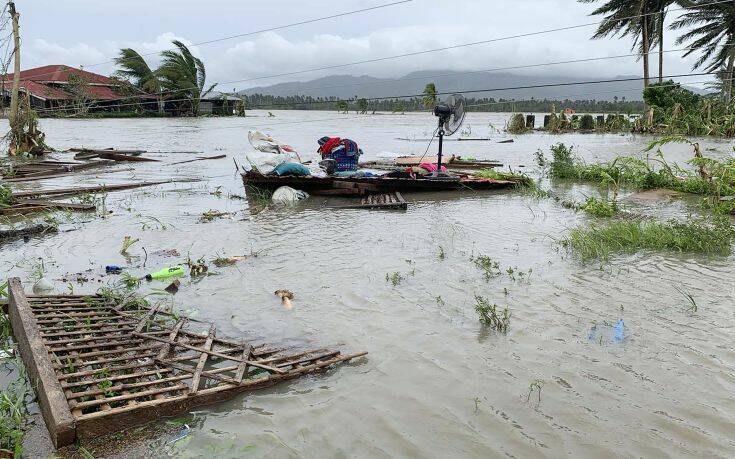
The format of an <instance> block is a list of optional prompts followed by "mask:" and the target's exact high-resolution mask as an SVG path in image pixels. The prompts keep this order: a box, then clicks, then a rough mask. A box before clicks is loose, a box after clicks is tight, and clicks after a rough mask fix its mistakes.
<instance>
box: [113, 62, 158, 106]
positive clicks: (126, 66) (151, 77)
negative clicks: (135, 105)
mask: <svg viewBox="0 0 735 459" xmlns="http://www.w3.org/2000/svg"><path fill="white" fill-rule="evenodd" d="M115 63H116V64H117V65H118V66H120V67H121V68H120V69H119V70H118V71H116V72H115V73H116V75H117V76H119V77H120V78H123V79H125V80H128V81H130V82H131V83H132V84H133V85H134V86H135V87H137V88H138V89H140V90H141V91H144V92H146V93H148V94H155V95H156V99H157V100H158V112H159V113H163V108H164V107H163V95H162V94H161V89H162V87H163V85H162V81H161V76H160V74H159V73H158V71H156V70H153V69H151V68H150V67H149V66H148V63H147V62H146V61H145V59H143V56H141V55H140V54H139V53H138V52H137V51H136V50H134V49H130V48H124V49H121V50H120V56H119V57H117V58H115Z"/></svg>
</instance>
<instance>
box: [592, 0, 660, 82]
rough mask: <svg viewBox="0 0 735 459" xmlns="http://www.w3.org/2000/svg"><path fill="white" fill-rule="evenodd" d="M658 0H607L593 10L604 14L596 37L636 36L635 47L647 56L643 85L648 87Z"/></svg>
mask: <svg viewBox="0 0 735 459" xmlns="http://www.w3.org/2000/svg"><path fill="white" fill-rule="evenodd" d="M596 1H598V0H579V2H581V3H594V2H596ZM657 1H658V0H607V1H606V3H605V4H604V5H602V6H600V7H599V8H597V9H596V10H594V11H593V12H592V14H593V15H604V16H605V18H604V19H603V21H602V22H601V23H600V25H599V27H598V28H597V31H596V32H595V34H594V35H592V38H594V39H598V38H603V37H607V36H608V35H612V36H616V35H619V36H621V37H625V36H632V37H633V49H636V48H638V52H639V53H640V55H641V57H642V58H643V86H644V87H648V78H649V77H648V75H649V65H648V55H649V52H650V50H651V37H652V36H653V35H654V33H653V32H654V30H655V25H656V24H655V22H656V21H654V20H652V15H651V13H652V12H654V11H656V10H655V3H657Z"/></svg>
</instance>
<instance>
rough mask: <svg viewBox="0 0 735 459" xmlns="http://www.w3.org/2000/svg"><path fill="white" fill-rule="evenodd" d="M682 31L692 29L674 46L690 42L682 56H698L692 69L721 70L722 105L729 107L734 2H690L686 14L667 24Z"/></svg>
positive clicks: (734, 41)
mask: <svg viewBox="0 0 735 459" xmlns="http://www.w3.org/2000/svg"><path fill="white" fill-rule="evenodd" d="M685 27H686V28H691V27H694V28H693V29H691V30H689V31H688V32H687V33H685V34H684V35H682V36H681V37H679V38H678V39H677V40H676V43H677V44H681V43H684V42H691V43H690V49H689V51H687V52H686V53H684V56H688V55H690V54H693V53H699V59H697V61H696V62H694V69H699V68H704V69H705V70H706V71H708V72H715V71H717V70H718V69H719V68H720V67H723V66H724V67H725V78H724V80H723V84H724V90H723V95H724V98H725V102H726V103H729V102H730V100H731V99H732V79H733V69H735V2H725V3H715V2H712V0H706V1H703V0H692V2H691V6H689V8H688V9H687V12H686V13H684V14H683V15H682V16H681V17H680V18H679V20H677V21H676V22H674V23H673V24H671V28H673V29H681V28H685Z"/></svg>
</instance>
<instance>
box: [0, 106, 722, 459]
mask: <svg viewBox="0 0 735 459" xmlns="http://www.w3.org/2000/svg"><path fill="white" fill-rule="evenodd" d="M274 114H275V118H268V117H267V116H266V113H264V112H256V113H253V115H254V116H253V117H251V118H237V119H236V118H231V119H218V118H209V119H171V120H160V119H142V120H141V119H131V120H42V123H41V125H42V128H43V130H44V131H45V132H46V134H47V141H48V143H49V144H51V145H53V146H54V147H56V148H67V147H79V146H88V147H98V148H104V147H115V148H120V149H125V148H142V149H145V150H149V151H199V152H202V154H203V155H205V156H211V155H215V154H227V155H228V158H227V159H225V160H217V161H202V162H194V163H189V164H183V165H180V166H169V165H167V164H168V163H172V162H175V161H182V160H186V159H191V158H193V157H194V156H195V155H193V154H185V153H179V154H160V155H157V154H151V155H149V156H151V157H155V158H157V159H161V160H163V161H164V162H163V163H162V164H159V163H131V164H134V165H133V167H134V168H135V170H134V171H126V172H117V173H110V174H98V175H95V174H94V173H91V172H90V173H89V174H84V175H80V176H76V177H74V178H62V179H54V180H46V181H41V182H33V183H32V184H30V185H27V187H38V186H49V187H50V186H52V185H53V186H63V185H72V184H73V185H86V184H90V185H91V184H95V183H103V182H107V183H122V182H127V181H131V180H133V179H135V180H144V179H159V178H169V177H173V176H175V177H177V178H180V177H185V178H202V179H204V181H202V182H198V183H184V184H170V185H163V186H159V187H153V188H142V189H138V190H133V191H125V192H115V193H109V194H108V195H107V196H106V197H105V198H104V205H105V206H106V209H107V210H108V211H111V213H110V214H109V215H107V217H106V218H98V217H95V216H93V215H90V214H86V215H85V214H76V215H71V216H67V215H65V214H64V213H58V214H56V215H57V219H58V220H59V223H60V232H59V234H57V235H50V236H47V237H43V238H35V239H31V240H30V241H28V242H26V243H24V242H23V241H18V242H13V243H10V244H5V245H3V246H2V247H1V248H0V253H1V254H2V256H1V257H0V269H1V270H2V272H3V276H2V277H7V276H16V275H17V276H20V277H22V278H24V279H28V278H29V277H30V276H31V275H32V273H33V272H34V270H37V269H38V268H37V266H38V260H43V269H44V270H45V273H46V277H47V278H49V279H52V280H54V282H55V284H56V286H57V289H58V291H59V292H68V291H70V290H73V291H74V293H80V292H83V293H89V292H93V291H94V290H95V289H96V288H98V287H99V286H101V285H104V284H105V283H106V282H111V281H114V280H115V278H114V277H107V276H105V275H104V266H105V265H109V264H117V265H125V266H130V267H131V268H130V270H131V272H133V273H134V274H139V275H143V274H145V273H147V272H151V271H153V270H157V269H160V268H162V267H165V266H168V265H171V264H174V263H175V262H177V261H183V260H182V259H183V258H185V257H186V255H187V254H189V255H190V256H191V258H192V259H196V258H199V257H202V256H204V257H206V258H207V259H210V260H211V259H212V258H213V257H215V256H218V255H222V256H231V255H243V254H245V255H249V254H251V253H256V252H257V253H258V256H257V257H253V258H250V259H248V260H246V261H243V262H240V263H238V264H237V265H236V266H233V267H225V268H214V267H212V270H213V271H214V272H216V273H217V275H215V276H209V277H206V278H204V279H202V280H200V281H197V282H190V280H189V279H188V278H186V279H184V280H183V281H182V286H181V288H180V290H179V293H178V294H177V295H176V296H175V297H174V301H175V304H176V308H177V309H179V310H181V311H186V312H188V313H194V314H196V316H197V317H199V318H202V319H207V320H210V321H212V322H214V323H215V324H216V325H217V327H218V329H219V330H221V333H222V334H226V335H229V336H231V337H233V338H248V339H253V340H255V341H258V342H268V343H287V344H294V345H301V346H307V345H310V346H315V347H317V346H323V345H324V346H341V347H342V349H344V350H345V351H347V352H349V351H369V352H370V354H369V355H368V356H367V358H363V359H360V360H356V361H354V362H353V363H350V364H348V365H343V366H340V367H338V368H336V369H334V370H331V371H329V372H327V373H325V374H319V375H312V376H309V377H306V378H302V379H299V380H295V381H292V382H289V383H286V384H281V385H279V386H276V387H274V388H270V389H266V390H262V391H259V392H255V393H250V394H245V395H242V396H239V397H237V398H235V399H232V400H230V401H227V402H224V403H221V404H218V405H215V406H212V407H207V408H203V409H200V410H198V411H196V412H195V416H194V417H193V419H192V418H191V417H190V418H189V421H188V422H189V425H190V427H191V434H190V435H189V437H187V438H186V439H184V440H181V441H179V442H177V443H175V444H173V445H170V444H166V442H165V441H162V442H157V443H155V444H153V445H152V446H151V450H150V451H149V453H148V454H149V455H150V456H153V457H161V456H165V455H167V454H170V455H173V456H176V457H247V456H252V457H458V456H465V457H501V456H509V457H519V458H520V457H560V456H565V455H569V456H574V457H733V456H734V455H735V435H733V432H735V398H734V397H733V396H732V394H733V393H735V344H734V340H733V337H734V336H735V309H734V307H733V306H734V302H733V297H734V294H735V284H734V283H733V279H735V264H734V263H733V261H735V260H734V257H733V256H730V257H704V256H698V255H697V256H692V255H677V254H651V253H638V254H634V255H626V256H621V257H616V258H613V259H612V260H611V261H610V262H609V263H607V264H605V265H603V266H601V265H600V264H599V263H588V264H583V263H581V262H580V261H579V260H578V259H577V258H576V257H575V256H573V255H572V254H570V253H568V252H567V251H566V249H564V248H562V247H560V245H559V243H558V241H559V240H560V239H561V238H563V237H564V236H565V235H566V234H567V232H568V231H569V229H570V228H573V227H575V226H577V225H586V224H588V223H589V222H590V218H589V217H587V216H585V215H582V214H578V213H574V212H573V211H571V210H568V209H564V208H562V207H561V206H559V205H558V204H556V203H555V202H554V201H553V200H548V199H546V200H543V199H542V200H536V199H534V198H532V197H531V196H528V195H525V194H523V193H521V192H518V191H504V192H482V193H479V192H478V193H474V192H462V193H458V194H448V195H432V194H428V195H427V194H407V195H406V198H407V199H408V200H409V202H410V205H409V209H408V210H407V211H405V212H400V211H399V212H394V211H388V212H386V211H369V210H335V209H329V208H328V206H329V205H333V204H335V203H338V202H339V201H337V200H327V199H325V198H322V197H313V198H310V199H309V200H308V201H306V202H305V203H302V204H300V205H298V206H297V207H296V208H293V209H271V208H267V209H265V210H261V209H260V208H256V207H255V206H251V205H250V204H249V203H248V202H247V201H246V200H237V199H230V198H228V195H229V194H238V195H243V194H244V190H243V186H242V182H241V181H240V178H239V176H238V175H237V174H236V172H235V165H234V164H233V161H232V158H235V159H236V161H237V162H238V163H240V164H242V163H243V162H244V152H246V151H247V150H248V148H247V146H248V145H247V135H246V134H247V131H248V129H256V128H257V129H261V130H264V131H266V132H268V133H271V134H272V135H274V136H275V137H276V138H279V139H281V140H284V141H287V142H289V143H291V144H292V145H294V146H295V147H296V148H297V149H298V150H300V151H302V152H310V151H313V150H314V149H315V147H316V140H317V139H318V138H320V137H322V136H324V135H340V136H342V137H349V138H352V139H354V140H356V141H358V142H359V143H360V145H361V146H362V148H363V149H364V150H365V152H366V157H365V159H371V158H376V157H378V156H380V155H383V154H388V153H383V152H390V153H392V154H409V153H412V154H416V153H418V154H421V153H423V151H424V150H425V149H426V142H424V141H416V142H409V141H404V140H397V138H399V137H402V138H419V139H420V138H426V137H427V136H429V135H430V134H431V132H432V131H433V129H434V127H435V125H434V123H435V119H434V118H433V117H431V116H430V115H426V114H406V115H374V116H372V115H361V116H358V115H352V114H351V115H337V114H335V113H327V112H295V111H282V112H281V111H279V112H274ZM505 119H507V115H504V114H476V113H471V114H469V116H468V119H467V122H466V125H465V126H467V125H469V126H471V129H472V133H471V136H472V137H486V136H487V135H490V136H491V137H492V139H493V140H492V141H481V142H447V144H446V147H447V150H448V153H460V154H465V155H468V156H474V157H476V158H478V159H479V158H487V159H497V160H500V161H502V162H503V163H504V164H506V165H510V166H512V167H513V168H514V169H515V168H518V167H519V166H525V168H524V169H525V170H526V172H528V173H531V174H532V175H533V173H534V172H533V171H534V169H535V166H534V163H535V160H534V154H535V152H536V151H537V150H538V149H542V150H543V151H545V152H546V154H547V156H548V155H549V152H548V148H549V146H551V145H552V144H554V143H557V142H565V143H567V144H568V145H569V144H572V145H575V146H576V148H577V151H578V153H579V154H580V155H582V156H584V157H585V158H587V159H589V160H604V159H609V158H611V157H614V156H615V155H620V154H640V151H641V150H642V149H643V148H644V147H645V145H646V144H647V143H648V142H649V141H650V140H651V138H648V137H636V136H631V135H577V134H570V135H563V136H547V135H543V134H531V135H523V136H508V135H506V134H504V133H499V132H496V133H491V128H490V127H489V125H490V124H492V125H493V126H495V127H496V128H502V127H503V125H504V124H505ZM540 119H543V118H542V116H541V115H537V120H540ZM511 137H512V138H514V139H515V142H514V143H510V144H498V143H496V142H497V141H499V140H503V139H507V138H511ZM702 146H703V151H705V153H706V154H708V155H711V156H716V157H725V156H728V155H730V154H732V151H733V149H732V148H733V143H732V142H731V141H717V140H703V141H702ZM431 148H432V149H434V148H435V145H432V147H431ZM664 152H665V155H666V157H667V158H668V159H670V160H675V161H684V160H686V159H688V158H689V156H690V154H691V152H690V148H689V147H688V146H686V145H671V146H666V147H665V148H664ZM61 157H63V156H61ZM117 167H119V168H121V169H125V168H128V167H129V166H127V165H122V166H117ZM557 191H558V192H559V193H562V194H566V195H573V196H575V197H576V198H580V197H581V196H583V195H585V194H586V195H590V194H595V193H598V191H597V190H596V189H594V188H590V187H586V186H580V185H573V186H560V187H559V188H558V189H557ZM218 192H221V193H218ZM98 198H100V197H99V196H98ZM623 199H624V201H623V202H624V206H625V207H626V208H628V209H630V210H633V211H635V212H636V213H643V214H647V215H656V216H659V217H660V218H669V217H678V218H686V216H687V215H688V214H689V213H690V212H691V213H696V212H697V208H696V206H694V205H692V204H691V203H686V202H682V201H671V202H669V201H664V202H660V201H656V202H635V201H632V200H629V199H628V198H627V196H623ZM210 209H216V210H219V211H225V212H231V213H233V216H232V218H223V219H217V220H214V221H212V222H210V223H200V222H199V217H200V216H201V214H202V213H203V212H205V211H208V210H210ZM126 235H131V236H133V237H136V238H140V242H139V243H138V244H136V245H134V246H133V247H132V248H131V249H130V253H131V257H130V258H129V259H126V258H125V257H123V256H122V255H120V254H119V253H118V252H119V250H120V246H121V241H122V240H123V237H124V236H126ZM143 248H145V249H146V250H145V252H147V257H146V256H145V254H144V251H143V250H142V249H143ZM174 248H175V249H177V250H178V251H179V252H180V253H181V258H178V259H177V258H167V257H165V256H163V255H160V252H158V251H160V250H164V249H174ZM157 253H158V254H157ZM440 253H443V254H444V258H443V259H442V258H441V257H440ZM481 255H485V256H489V257H491V258H492V259H493V260H496V261H498V262H499V263H500V266H501V269H502V270H503V274H502V275H501V276H499V277H496V278H492V279H490V280H489V281H486V280H485V279H484V277H483V273H482V272H481V271H480V270H479V269H478V268H477V267H476V266H475V265H474V264H473V263H472V262H471V261H470V258H471V257H473V256H481ZM144 260H145V263H146V267H143V266H142V265H143V262H144ZM508 268H513V270H514V277H515V279H514V278H513V276H511V275H510V274H508V273H507V272H506V270H507V269H508ZM89 269H91V270H92V272H86V271H87V270H89ZM531 270H532V272H531V274H530V276H528V275H523V277H521V276H520V275H518V274H517V273H518V271H523V272H524V273H527V272H529V271H531ZM395 272H397V273H399V275H400V276H401V277H402V278H403V280H402V281H401V282H400V283H399V284H398V285H396V286H394V285H393V283H391V282H387V281H386V274H393V273H395ZM67 273H72V274H73V273H83V274H84V275H85V276H86V277H88V278H89V280H90V282H88V283H84V284H79V283H75V282H71V283H70V284H69V285H67V284H66V283H64V282H62V281H59V280H57V279H61V278H62V277H64V276H65V275H66V274H67ZM163 286H165V284H163V283H152V284H147V285H144V286H143V288H142V292H144V293H146V292H149V291H151V290H152V289H160V288H162V287H163ZM28 287H30V285H28ZM281 288H286V289H289V290H291V291H293V292H294V294H295V300H294V304H295V308H294V309H293V310H290V311H286V310H284V309H283V307H282V306H281V305H280V301H279V299H278V298H277V297H275V296H274V295H273V291H275V290H277V289H281ZM681 292H686V293H689V294H691V295H692V297H693V298H694V299H695V300H696V303H697V305H698V309H697V311H696V312H692V311H691V310H689V308H688V306H689V303H688V300H687V298H686V297H685V296H684V295H683V294H682V293H681ZM475 295H480V296H483V297H486V298H488V299H489V300H490V302H492V303H496V304H498V305H499V306H501V307H505V306H507V307H508V308H509V309H510V311H511V314H512V315H511V320H510V328H509V331H508V333H507V334H498V333H496V332H493V331H491V330H487V329H484V328H483V327H481V325H480V324H479V322H478V320H477V315H476V313H475V311H474V304H475ZM619 319H623V320H624V323H625V331H624V339H622V341H619V340H615V339H614V332H613V331H612V327H613V325H614V324H615V323H617V321H618V320H619ZM593 328H594V329H593Z"/></svg>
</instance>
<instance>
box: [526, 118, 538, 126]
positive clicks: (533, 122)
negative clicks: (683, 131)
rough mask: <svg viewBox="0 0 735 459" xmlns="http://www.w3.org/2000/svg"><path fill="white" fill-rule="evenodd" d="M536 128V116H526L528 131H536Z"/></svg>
mask: <svg viewBox="0 0 735 459" xmlns="http://www.w3.org/2000/svg"><path fill="white" fill-rule="evenodd" d="M535 127H536V115H526V129H534V128H535Z"/></svg>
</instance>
